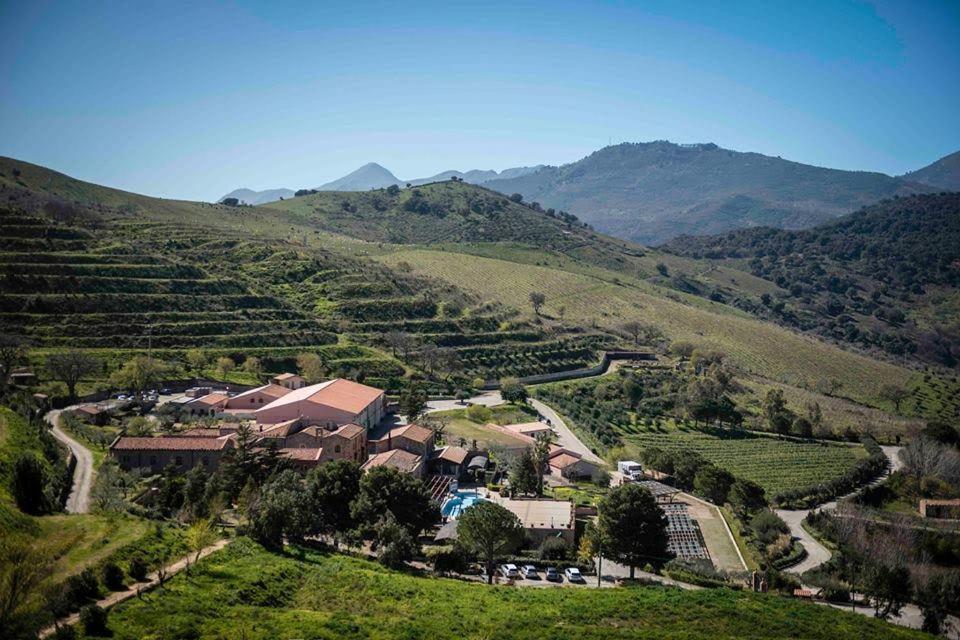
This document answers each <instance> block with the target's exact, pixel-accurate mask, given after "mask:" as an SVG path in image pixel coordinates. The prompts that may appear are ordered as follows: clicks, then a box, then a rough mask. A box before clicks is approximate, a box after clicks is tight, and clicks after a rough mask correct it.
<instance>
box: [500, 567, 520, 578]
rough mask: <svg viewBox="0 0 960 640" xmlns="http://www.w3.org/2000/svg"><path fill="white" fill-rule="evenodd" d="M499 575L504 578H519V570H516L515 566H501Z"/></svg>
mask: <svg viewBox="0 0 960 640" xmlns="http://www.w3.org/2000/svg"><path fill="white" fill-rule="evenodd" d="M500 574H501V575H502V576H503V577H504V578H519V577H520V570H519V569H517V565H515V564H502V565H500Z"/></svg>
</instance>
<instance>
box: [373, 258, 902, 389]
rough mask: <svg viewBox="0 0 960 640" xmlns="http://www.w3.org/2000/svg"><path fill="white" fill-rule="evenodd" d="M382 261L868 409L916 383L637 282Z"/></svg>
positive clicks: (463, 263)
mask: <svg viewBox="0 0 960 640" xmlns="http://www.w3.org/2000/svg"><path fill="white" fill-rule="evenodd" d="M380 259H381V260H382V261H384V262H386V263H387V264H390V265H396V264H398V263H400V262H407V263H409V264H410V265H411V266H412V267H413V268H414V270H415V271H416V272H417V273H420V274H423V275H428V276H431V277H435V278H439V279H442V280H445V281H447V282H450V283H453V284H456V285H458V286H461V287H463V288H465V289H467V290H469V291H473V292H475V293H477V294H478V295H480V296H481V297H483V298H485V299H488V300H496V301H499V302H502V303H504V304H507V305H510V306H512V307H516V308H520V309H528V308H529V306H530V304H529V300H528V299H529V295H530V293H531V292H534V291H538V292H541V293H543V294H544V295H545V296H546V298H547V302H546V305H545V307H544V313H546V314H548V315H551V316H554V317H558V316H560V314H561V308H562V312H563V318H564V319H565V320H567V321H570V322H574V323H579V324H583V325H591V324H592V323H594V322H596V323H597V325H599V326H600V327H608V328H613V327H616V326H617V325H619V324H622V323H624V322H626V321H628V320H641V321H644V322H649V323H651V324H655V325H657V326H658V327H660V328H661V329H662V330H663V331H664V332H665V333H666V334H667V336H668V337H669V338H670V339H671V340H675V341H676V340H681V341H690V342H692V343H694V344H696V345H698V346H702V347H707V348H713V349H719V350H722V351H724V352H726V353H727V354H729V355H730V356H731V357H732V358H733V359H734V360H735V361H736V362H737V364H739V365H740V366H742V367H744V368H745V369H747V370H748V371H751V372H754V373H757V374H759V375H763V376H765V377H768V378H772V379H775V380H779V381H781V382H784V383H787V384H791V385H796V386H801V387H807V388H813V387H815V386H816V385H817V384H818V383H819V382H821V381H823V380H827V379H830V378H835V379H837V380H839V381H840V382H841V384H842V385H843V386H842V388H841V390H840V392H839V394H840V395H843V396H847V397H850V398H852V399H855V400H858V401H861V402H867V403H873V402H875V401H876V399H877V395H878V392H879V388H880V386H881V385H883V384H886V383H896V384H904V385H905V384H908V383H909V381H910V380H911V378H912V376H913V373H912V372H911V371H909V370H908V369H905V368H902V367H898V366H895V365H892V364H888V363H884V362H879V361H876V360H873V359H870V358H867V357H864V356H860V355H858V354H855V353H851V352H848V351H844V350H842V349H839V348H837V347H834V346H831V345H828V344H826V343H823V342H820V341H818V340H815V339H813V338H808V337H806V336H803V335H800V334H797V333H794V332H791V331H789V330H786V329H783V328H781V327H777V326H775V325H772V324H766V323H763V322H759V321H756V320H752V319H750V318H748V317H744V316H741V315H738V314H734V313H730V308H729V307H725V306H724V305H719V304H714V305H711V303H704V306H703V307H694V306H691V305H688V304H684V303H683V302H680V300H682V298H681V296H680V295H679V294H675V293H673V292H665V293H664V294H663V295H654V294H652V293H649V292H646V291H644V290H642V289H641V288H639V287H638V286H633V285H632V284H631V283H629V282H621V284H614V283H613V282H612V280H610V281H608V280H604V279H600V278H598V277H593V276H588V275H584V274H580V273H571V272H568V271H563V270H559V269H554V268H550V267H541V266H536V265H530V264H520V263H516V262H509V261H506V260H499V259H494V258H485V257H479V256H474V255H468V254H463V253H456V252H452V251H432V250H426V249H410V250H401V251H397V252H395V253H392V254H389V255H385V256H382V257H381V258H380ZM610 275H611V278H616V274H610ZM710 306H713V308H714V310H711V308H710Z"/></svg>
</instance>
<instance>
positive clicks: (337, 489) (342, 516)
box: [306, 460, 363, 544]
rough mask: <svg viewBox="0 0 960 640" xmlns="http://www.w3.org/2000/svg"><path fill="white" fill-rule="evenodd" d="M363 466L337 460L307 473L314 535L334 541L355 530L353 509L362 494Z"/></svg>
mask: <svg viewBox="0 0 960 640" xmlns="http://www.w3.org/2000/svg"><path fill="white" fill-rule="evenodd" d="M362 475H363V472H362V471H361V470H360V465H359V464H357V463H356V462H353V461H351V460H334V461H333V462H328V463H326V464H322V465H320V466H318V467H314V468H313V469H311V470H310V472H309V473H307V481H306V483H307V493H308V495H309V500H310V505H311V509H312V511H313V513H314V515H315V520H314V524H313V532H315V533H323V534H326V535H329V536H332V537H333V540H334V544H337V540H338V536H339V534H342V533H344V532H346V531H349V530H350V529H352V528H353V527H354V520H353V516H352V514H351V512H350V505H351V504H352V503H353V501H354V500H355V499H356V497H357V495H358V494H359V493H360V477H361V476H362Z"/></svg>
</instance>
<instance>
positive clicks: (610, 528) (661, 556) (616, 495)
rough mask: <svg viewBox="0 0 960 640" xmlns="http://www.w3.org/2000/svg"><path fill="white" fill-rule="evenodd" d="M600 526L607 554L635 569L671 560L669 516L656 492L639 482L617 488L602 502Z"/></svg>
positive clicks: (631, 570) (632, 573)
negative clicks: (660, 504)
mask: <svg viewBox="0 0 960 640" xmlns="http://www.w3.org/2000/svg"><path fill="white" fill-rule="evenodd" d="M598 510H599V518H598V526H599V527H600V534H601V536H602V537H603V540H604V543H605V545H604V553H605V554H606V555H607V556H608V557H610V558H612V559H613V560H616V561H617V562H619V563H620V564H625V565H627V566H628V567H630V578H631V579H632V578H633V577H634V569H635V568H636V567H637V566H642V565H645V564H647V563H648V562H649V563H652V564H654V565H658V564H662V563H663V562H665V561H666V560H667V559H668V551H667V519H666V517H665V516H664V515H663V511H662V510H661V509H660V507H659V506H658V505H657V501H656V500H655V499H654V497H653V494H652V493H650V492H649V491H648V490H646V489H644V488H643V487H641V486H640V485H637V484H624V485H620V486H619V487H615V488H614V489H612V490H611V491H610V493H608V494H607V495H606V496H605V497H604V498H603V500H601V502H600V505H599V509H598Z"/></svg>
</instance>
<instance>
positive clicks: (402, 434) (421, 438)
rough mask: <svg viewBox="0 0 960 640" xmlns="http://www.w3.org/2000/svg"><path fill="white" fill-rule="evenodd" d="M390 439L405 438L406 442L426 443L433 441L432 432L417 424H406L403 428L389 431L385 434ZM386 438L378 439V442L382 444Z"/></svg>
mask: <svg viewBox="0 0 960 640" xmlns="http://www.w3.org/2000/svg"><path fill="white" fill-rule="evenodd" d="M387 435H388V436H390V437H391V438H406V439H407V440H413V441H414V442H421V443H424V444H426V443H428V442H431V441H433V431H432V430H431V429H427V428H426V427H421V426H420V425H418V424H408V425H406V426H403V427H397V428H396V429H391V430H390V432H389V433H388V434H387ZM386 437H387V436H384V437H382V438H380V441H381V442H383V441H384V440H385V439H386Z"/></svg>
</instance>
